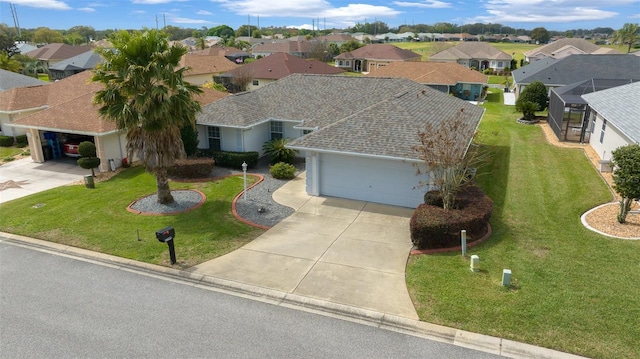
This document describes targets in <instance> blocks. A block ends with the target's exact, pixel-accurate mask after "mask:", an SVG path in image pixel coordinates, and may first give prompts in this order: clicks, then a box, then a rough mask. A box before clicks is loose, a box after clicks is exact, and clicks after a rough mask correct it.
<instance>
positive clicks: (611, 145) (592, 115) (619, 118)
mask: <svg viewBox="0 0 640 359" xmlns="http://www.w3.org/2000/svg"><path fill="white" fill-rule="evenodd" d="M582 98H583V99H584V100H585V101H586V102H587V105H588V112H589V116H588V118H589V129H590V131H591V136H590V139H589V144H590V145H591V147H592V148H593V149H594V150H595V152H596V153H597V154H598V156H599V157H600V160H601V161H602V162H601V164H603V165H605V166H602V165H601V170H605V169H606V168H605V167H609V166H606V164H607V162H608V161H610V160H611V153H612V152H613V150H615V149H616V148H618V147H620V146H625V145H630V144H640V117H639V116H638V114H640V101H638V99H639V98H640V82H634V83H632V84H628V85H623V86H618V87H614V88H610V89H607V90H602V91H598V92H593V93H590V94H585V95H582Z"/></svg>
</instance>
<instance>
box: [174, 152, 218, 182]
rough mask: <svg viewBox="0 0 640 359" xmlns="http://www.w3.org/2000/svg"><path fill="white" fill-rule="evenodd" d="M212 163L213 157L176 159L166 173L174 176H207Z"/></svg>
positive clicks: (213, 162) (211, 168)
mask: <svg viewBox="0 0 640 359" xmlns="http://www.w3.org/2000/svg"><path fill="white" fill-rule="evenodd" d="M214 164H215V161H214V160H213V158H206V157H200V158H195V159H185V160H177V161H176V162H175V164H174V165H173V166H172V167H170V168H168V169H167V173H168V174H169V176H171V177H176V178H207V177H209V176H211V171H212V170H213V166H214Z"/></svg>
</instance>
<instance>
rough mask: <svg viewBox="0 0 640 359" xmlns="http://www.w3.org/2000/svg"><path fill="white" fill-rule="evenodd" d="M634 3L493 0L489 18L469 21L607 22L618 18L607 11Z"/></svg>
mask: <svg viewBox="0 0 640 359" xmlns="http://www.w3.org/2000/svg"><path fill="white" fill-rule="evenodd" d="M633 1H635V0H609V1H608V2H601V3H598V4H594V3H593V2H585V1H582V0H552V1H548V0H489V1H487V3H486V4H485V5H484V7H485V9H486V11H487V13H488V15H485V16H477V17H475V18H473V19H468V20H467V22H494V23H509V22H520V23H544V22H558V23H566V22H573V21H594V20H603V19H607V18H612V17H615V16H616V15H618V13H616V12H613V11H607V10H603V8H605V7H609V6H615V5H623V4H629V3H632V2H633ZM589 5H591V6H589ZM593 5H597V6H593Z"/></svg>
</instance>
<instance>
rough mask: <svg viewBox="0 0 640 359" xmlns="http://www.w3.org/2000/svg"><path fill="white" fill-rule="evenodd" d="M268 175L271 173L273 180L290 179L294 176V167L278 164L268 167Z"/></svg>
mask: <svg viewBox="0 0 640 359" xmlns="http://www.w3.org/2000/svg"><path fill="white" fill-rule="evenodd" d="M269 173H271V175H272V176H273V178H277V179H292V178H294V177H295V176H296V175H295V174H296V167H295V166H294V165H292V164H289V163H284V162H278V163H276V164H275V165H273V166H270V167H269Z"/></svg>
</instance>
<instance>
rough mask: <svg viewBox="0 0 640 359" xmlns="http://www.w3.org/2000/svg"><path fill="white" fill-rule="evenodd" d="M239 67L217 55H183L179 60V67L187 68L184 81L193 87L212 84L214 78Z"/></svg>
mask: <svg viewBox="0 0 640 359" xmlns="http://www.w3.org/2000/svg"><path fill="white" fill-rule="evenodd" d="M239 66H240V65H237V64H235V63H233V62H231V61H229V59H227V58H226V57H223V56H219V55H196V54H185V55H184V56H182V58H181V59H180V67H188V68H189V70H188V71H186V72H185V74H184V79H185V80H186V81H188V82H190V83H192V84H194V85H202V84H204V83H205V82H212V81H213V77H214V76H216V75H218V74H221V73H223V72H227V71H231V70H234V69H236V68H238V67H239Z"/></svg>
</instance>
